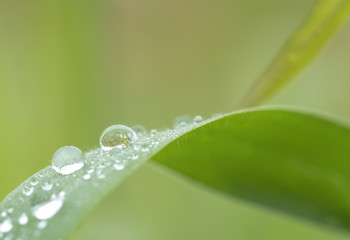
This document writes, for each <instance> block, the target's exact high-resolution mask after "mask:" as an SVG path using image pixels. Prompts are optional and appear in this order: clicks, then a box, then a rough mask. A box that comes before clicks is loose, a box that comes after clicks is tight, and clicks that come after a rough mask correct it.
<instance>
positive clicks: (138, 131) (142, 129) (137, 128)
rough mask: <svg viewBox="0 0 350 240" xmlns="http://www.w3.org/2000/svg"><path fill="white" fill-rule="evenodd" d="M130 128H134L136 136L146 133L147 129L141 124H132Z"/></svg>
mask: <svg viewBox="0 0 350 240" xmlns="http://www.w3.org/2000/svg"><path fill="white" fill-rule="evenodd" d="M132 130H134V132H135V133H136V134H137V136H138V137H143V136H146V135H147V129H146V128H145V127H144V126H142V125H136V126H133V127H132Z"/></svg>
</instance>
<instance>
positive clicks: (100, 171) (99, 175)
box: [96, 169, 105, 179]
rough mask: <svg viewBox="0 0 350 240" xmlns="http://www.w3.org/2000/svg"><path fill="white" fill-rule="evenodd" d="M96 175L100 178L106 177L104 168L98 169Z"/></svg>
mask: <svg viewBox="0 0 350 240" xmlns="http://www.w3.org/2000/svg"><path fill="white" fill-rule="evenodd" d="M96 176H97V178H98V179H104V178H105V175H104V174H103V171H102V169H98V170H97V171H96Z"/></svg>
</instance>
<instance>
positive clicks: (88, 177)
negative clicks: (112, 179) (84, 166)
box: [83, 173, 91, 180]
mask: <svg viewBox="0 0 350 240" xmlns="http://www.w3.org/2000/svg"><path fill="white" fill-rule="evenodd" d="M90 178H91V175H90V174H88V173H87V174H85V175H84V176H83V179H85V180H89V179H90Z"/></svg>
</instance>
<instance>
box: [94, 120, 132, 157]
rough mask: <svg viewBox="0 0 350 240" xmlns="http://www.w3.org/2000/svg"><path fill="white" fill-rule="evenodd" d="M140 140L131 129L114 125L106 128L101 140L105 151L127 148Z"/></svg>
mask: <svg viewBox="0 0 350 240" xmlns="http://www.w3.org/2000/svg"><path fill="white" fill-rule="evenodd" d="M137 139H138V136H137V134H136V133H135V132H134V130H132V129H131V128H129V127H127V126H124V125H113V126H110V127H108V128H106V129H105V130H104V131H103V133H102V135H101V138H100V145H101V148H102V149H103V150H105V151H106V150H111V149H113V148H119V149H122V148H125V147H127V146H129V145H130V144H132V143H134V142H135V141H136V140H137Z"/></svg>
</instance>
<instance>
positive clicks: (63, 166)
mask: <svg viewBox="0 0 350 240" xmlns="http://www.w3.org/2000/svg"><path fill="white" fill-rule="evenodd" d="M84 160H85V155H84V153H83V152H82V151H81V150H80V149H79V148H76V147H73V146H65V147H61V148H60V149H58V150H57V151H56V152H55V154H54V155H53V157H52V162H51V168H52V169H54V170H55V171H56V172H58V173H60V174H62V175H69V174H72V173H74V172H76V171H78V170H79V169H81V168H82V167H84Z"/></svg>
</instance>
